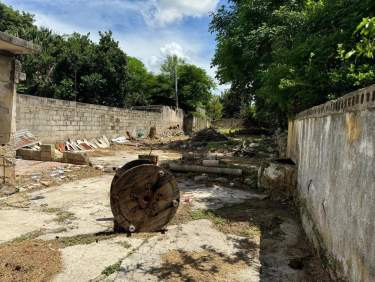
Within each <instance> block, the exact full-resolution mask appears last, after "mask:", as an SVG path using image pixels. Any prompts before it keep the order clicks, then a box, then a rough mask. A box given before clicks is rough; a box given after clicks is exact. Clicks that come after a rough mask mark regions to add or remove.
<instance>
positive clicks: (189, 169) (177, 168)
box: [169, 163, 242, 176]
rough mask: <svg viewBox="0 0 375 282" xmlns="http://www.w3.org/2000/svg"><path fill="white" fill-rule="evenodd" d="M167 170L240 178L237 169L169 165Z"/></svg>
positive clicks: (240, 170) (240, 172)
mask: <svg viewBox="0 0 375 282" xmlns="http://www.w3.org/2000/svg"><path fill="white" fill-rule="evenodd" d="M169 168H170V170H172V171H182V172H202V173H214V174H225V175H234V176H241V175H242V169H237V168H227V167H207V166H199V165H183V164H175V163H170V164H169Z"/></svg>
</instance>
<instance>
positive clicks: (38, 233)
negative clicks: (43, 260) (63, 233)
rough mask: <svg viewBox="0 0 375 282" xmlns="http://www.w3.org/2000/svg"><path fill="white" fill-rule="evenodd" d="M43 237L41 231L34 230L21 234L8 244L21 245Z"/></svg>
mask: <svg viewBox="0 0 375 282" xmlns="http://www.w3.org/2000/svg"><path fill="white" fill-rule="evenodd" d="M41 235H43V230H42V229H39V230H35V231H32V232H29V233H26V234H23V235H21V236H19V237H17V238H15V239H13V240H12V241H11V242H10V243H21V242H25V241H30V240H34V239H36V238H38V237H39V236H41Z"/></svg>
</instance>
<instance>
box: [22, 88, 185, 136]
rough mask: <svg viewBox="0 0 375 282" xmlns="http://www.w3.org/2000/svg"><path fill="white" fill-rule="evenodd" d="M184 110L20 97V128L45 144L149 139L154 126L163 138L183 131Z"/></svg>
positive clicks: (27, 96)
mask: <svg viewBox="0 0 375 282" xmlns="http://www.w3.org/2000/svg"><path fill="white" fill-rule="evenodd" d="M183 116H184V114H183V111H182V110H177V111H175V110H173V109H171V108H169V107H165V106H156V107H148V108H147V107H146V108H143V109H142V110H130V109H120V108H111V107H106V106H99V105H91V104H83V103H77V102H72V101H63V100H56V99H47V98H42V97H35V96H30V95H17V129H29V130H30V131H31V132H32V133H33V134H34V135H36V136H37V137H39V139H40V140H41V141H43V142H44V143H54V142H63V141H65V140H67V139H68V138H73V139H79V138H92V137H98V136H101V135H106V136H107V137H108V138H111V137H117V136H125V135H126V132H127V131H129V133H130V134H132V136H134V137H136V136H139V135H144V136H147V135H148V134H149V131H150V128H151V127H156V129H157V134H159V135H163V134H165V133H166V132H167V131H168V130H169V129H170V128H177V127H178V128H181V130H182V128H183Z"/></svg>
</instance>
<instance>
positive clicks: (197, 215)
mask: <svg viewBox="0 0 375 282" xmlns="http://www.w3.org/2000/svg"><path fill="white" fill-rule="evenodd" d="M191 218H192V219H193V220H199V219H208V220H210V221H212V222H213V223H214V224H215V225H224V224H226V223H227V221H226V220H225V218H222V217H220V216H218V215H216V214H214V213H213V212H212V211H209V210H195V211H192V213H191Z"/></svg>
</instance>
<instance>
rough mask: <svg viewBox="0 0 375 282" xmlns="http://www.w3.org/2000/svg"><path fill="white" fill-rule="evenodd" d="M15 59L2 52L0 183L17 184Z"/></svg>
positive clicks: (0, 66)
mask: <svg viewBox="0 0 375 282" xmlns="http://www.w3.org/2000/svg"><path fill="white" fill-rule="evenodd" d="M15 85H16V84H15V59H14V57H13V56H11V55H9V56H8V55H4V54H0V184H2V185H3V186H4V185H5V186H13V185H14V184H15V158H16V154H15V150H14V149H13V148H14V141H15V140H14V138H15V132H16V86H15Z"/></svg>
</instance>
